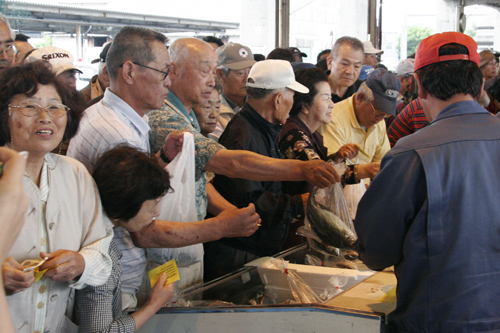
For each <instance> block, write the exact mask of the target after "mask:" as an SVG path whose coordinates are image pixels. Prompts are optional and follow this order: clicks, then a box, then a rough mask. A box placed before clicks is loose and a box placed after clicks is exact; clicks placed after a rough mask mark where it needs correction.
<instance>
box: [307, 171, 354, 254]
mask: <svg viewBox="0 0 500 333" xmlns="http://www.w3.org/2000/svg"><path fill="white" fill-rule="evenodd" d="M330 163H331V164H332V166H333V167H334V169H335V171H337V173H338V174H339V175H342V174H343V173H344V172H345V169H346V166H345V163H338V164H334V163H332V162H331V161H330ZM297 233H298V234H300V235H302V236H305V237H307V239H308V242H309V245H310V247H311V248H313V249H314V250H316V251H318V252H320V253H323V254H326V255H334V256H338V257H340V258H342V259H348V260H355V259H357V253H356V252H355V251H354V248H353V246H354V242H355V241H356V239H357V235H356V232H355V230H354V223H353V222H352V219H351V216H350V212H349V208H348V206H347V202H346V200H345V197H344V193H343V189H342V184H341V183H336V184H333V185H332V186H330V187H327V188H324V189H320V188H317V187H315V188H314V189H313V190H312V191H311V194H310V196H309V200H308V202H307V207H306V218H305V221H304V226H303V227H300V228H299V230H298V231H297Z"/></svg>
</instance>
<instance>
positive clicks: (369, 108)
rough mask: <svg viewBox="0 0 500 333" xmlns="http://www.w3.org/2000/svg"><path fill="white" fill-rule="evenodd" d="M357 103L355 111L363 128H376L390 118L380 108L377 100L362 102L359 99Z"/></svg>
mask: <svg viewBox="0 0 500 333" xmlns="http://www.w3.org/2000/svg"><path fill="white" fill-rule="evenodd" d="M357 102H358V103H356V107H355V110H354V111H355V114H356V118H357V119H358V122H359V124H360V125H361V126H363V127H366V128H370V127H372V126H375V125H377V124H378V123H379V122H381V121H382V120H384V118H386V117H388V116H389V115H388V114H387V113H384V112H382V111H381V110H380V109H379V108H378V106H377V103H376V102H375V100H373V101H360V99H358V100H357Z"/></svg>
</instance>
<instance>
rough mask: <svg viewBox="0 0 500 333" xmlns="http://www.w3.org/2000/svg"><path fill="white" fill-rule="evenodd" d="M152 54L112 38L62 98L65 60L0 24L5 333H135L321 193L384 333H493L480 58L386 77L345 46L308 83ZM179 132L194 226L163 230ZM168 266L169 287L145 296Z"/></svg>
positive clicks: (488, 107) (487, 70)
mask: <svg viewBox="0 0 500 333" xmlns="http://www.w3.org/2000/svg"><path fill="white" fill-rule="evenodd" d="M167 42H168V40H167V38H166V37H165V36H164V35H163V34H160V33H158V32H155V31H153V30H150V29H146V28H141V27H132V26H128V27H124V28H122V29H121V30H120V31H119V32H118V34H117V35H116V36H115V37H114V38H113V40H112V42H109V43H107V44H106V45H105V46H104V47H103V49H102V52H101V53H100V56H99V58H98V59H96V60H95V61H94V62H95V63H98V68H99V71H98V74H97V75H96V76H95V77H93V78H92V79H91V81H90V82H89V85H88V86H87V87H86V88H84V89H83V90H81V91H77V89H76V84H75V81H76V78H75V74H76V73H77V72H78V71H79V70H78V69H77V68H76V67H75V66H74V64H73V56H72V55H71V54H70V53H69V52H67V51H65V50H63V49H60V48H57V47H53V46H49V47H42V48H39V49H34V48H32V47H31V48H30V45H29V43H27V36H24V35H19V36H18V37H16V35H15V33H14V31H13V30H12V29H11V28H10V25H9V22H8V20H7V19H6V18H5V17H3V16H1V15H0V44H1V45H2V46H1V47H2V53H1V57H0V119H1V122H0V144H2V145H3V147H2V148H0V160H1V161H2V162H3V165H2V172H3V174H2V176H1V178H0V198H2V199H3V200H2V201H0V211H1V212H2V214H1V216H2V220H1V224H2V231H1V232H0V238H1V242H0V243H1V244H2V245H1V246H2V252H1V254H2V257H1V259H2V261H3V266H2V274H1V276H0V282H2V283H3V284H2V286H3V287H2V288H0V290H1V294H0V307H1V310H2V311H1V312H2V313H1V316H2V321H3V322H4V325H5V326H4V328H5V329H6V331H12V332H14V331H16V332H47V331H54V332H77V331H82V332H134V331H136V330H137V329H139V327H141V326H142V325H143V324H144V323H145V322H146V321H147V320H148V319H149V318H151V316H153V315H154V314H155V313H156V312H157V311H158V310H159V309H160V308H161V307H162V306H164V305H165V304H167V303H168V302H169V301H172V300H173V299H175V298H176V297H180V296H182V293H183V291H184V290H185V289H186V288H191V287H193V286H198V285H200V284H201V283H203V280H205V281H209V280H212V279H214V278H217V277H220V276H222V275H224V274H227V273H230V272H232V271H234V270H235V269H237V268H239V267H242V265H244V264H245V263H247V262H249V261H251V260H253V259H255V258H258V257H261V256H268V255H273V254H276V253H278V252H280V251H281V250H283V249H286V248H287V247H289V246H292V245H294V244H297V243H298V242H302V241H303V240H302V239H300V238H296V237H294V234H295V230H296V229H297V227H298V226H300V225H301V224H302V223H303V220H304V216H305V210H306V205H307V201H308V199H309V193H310V192H311V190H312V189H313V187H315V186H317V187H320V188H325V187H328V186H331V185H332V184H334V183H337V182H342V185H343V186H344V193H345V194H346V197H348V198H349V208H350V210H351V216H352V218H353V219H354V220H355V227H356V231H357V233H358V236H359V238H358V241H357V242H356V249H357V251H358V252H359V254H360V258H361V259H362V260H363V261H364V263H365V264H366V265H367V266H368V267H370V268H372V269H375V270H380V269H384V268H386V267H389V266H395V272H396V275H397V277H398V291H397V298H398V302H397V308H396V311H394V313H393V314H392V316H391V318H392V325H394V327H395V329H396V330H398V331H401V332H420V331H422V332H424V331H432V332H437V331H449V332H454V331H464V330H465V331H477V330H486V331H492V330H498V329H500V313H499V310H497V309H498V308H499V307H498V306H497V304H496V299H498V298H499V297H498V296H500V295H499V293H500V288H499V287H500V286H499V285H498V282H497V281H498V280H499V279H498V274H500V271H498V270H497V269H496V267H497V266H496V264H495V263H496V262H497V261H498V259H499V251H498V249H497V248H498V245H497V244H498V240H499V239H498V238H499V237H498V233H497V232H496V230H497V229H498V225H497V222H496V217H497V216H498V215H496V214H497V213H500V212H498V208H496V207H497V206H496V205H495V202H494V201H493V200H494V198H495V197H496V196H495V190H496V188H497V185H498V183H499V179H497V178H498V177H496V176H495V174H494V173H492V172H491V171H492V170H493V168H494V165H495V164H494V163H495V162H496V161H498V158H499V157H500V156H498V154H499V152H500V150H497V149H498V148H499V146H498V145H499V144H500V131H499V129H500V128H499V126H500V120H499V119H498V118H497V117H494V116H493V115H492V114H496V113H497V112H498V110H499V109H500V102H499V99H498V98H499V97H500V84H499V83H498V81H499V80H498V60H497V58H496V55H495V54H493V53H492V52H491V51H488V50H486V51H483V52H481V53H478V51H477V44H476V43H475V42H474V41H473V40H472V39H471V38H470V37H467V36H466V35H463V34H461V33H454V32H449V33H443V34H436V35H433V36H431V37H428V38H427V39H424V40H423V41H422V42H421V43H420V45H419V48H418V50H417V52H416V54H415V55H412V56H410V57H409V58H408V59H403V60H402V61H401V62H400V63H399V64H398V66H397V68H396V70H395V71H394V72H393V71H389V70H387V68H385V67H384V66H383V65H382V64H381V63H380V56H381V55H382V54H383V51H382V50H379V49H376V48H375V47H374V46H373V44H372V43H371V42H369V41H366V42H364V43H363V42H361V41H360V40H358V39H357V38H354V37H348V36H346V37H342V38H339V39H338V40H337V41H336V42H335V43H334V45H333V46H332V48H331V50H325V51H323V52H321V53H320V54H318V57H317V64H316V65H313V64H307V63H304V62H303V57H304V56H305V54H304V53H302V52H301V51H300V50H299V49H298V48H296V47H291V48H287V49H285V48H277V49H275V50H273V51H272V52H270V54H269V55H268V56H267V58H266V59H262V58H264V57H263V56H261V55H254V54H253V53H252V50H251V49H250V48H249V47H248V46H245V45H242V44H239V43H232V42H229V43H227V44H224V43H223V42H222V41H221V40H220V39H218V38H215V37H206V38H204V39H198V38H179V39H177V40H175V41H173V42H172V43H171V44H170V45H169V46H168V47H167ZM23 43H26V44H28V45H26V44H23ZM483 89H487V93H486V92H485V93H483ZM478 102H480V103H482V106H481V105H479V104H478ZM417 131H418V132H417ZM186 132H188V133H190V135H192V141H194V151H195V153H194V154H192V156H189V158H191V159H192V160H193V161H194V172H193V174H192V179H193V180H194V182H193V183H194V185H193V188H192V189H191V190H192V191H191V192H189V191H188V192H189V193H191V194H192V196H193V197H192V200H193V201H195V203H196V209H195V210H196V211H195V212H194V216H195V218H193V219H192V220H189V219H188V220H178V221H167V220H163V219H160V216H161V207H162V206H163V203H164V202H165V201H167V200H169V198H170V197H169V195H171V194H175V193H176V191H177V192H179V193H183V192H182V191H181V188H179V187H176V186H188V185H175V186H173V185H172V183H171V180H172V179H174V177H176V174H174V173H172V172H169V171H167V170H169V169H168V166H169V165H170V164H171V163H172V162H173V161H175V160H176V159H178V158H180V156H181V155H182V154H185V153H186V152H185V151H184V150H183V149H182V147H183V146H184V144H185V133H186ZM415 132H416V133H415ZM412 133H415V134H413V135H411V136H409V135H410V134H412ZM405 136H407V137H405ZM403 137H405V138H403ZM186 140H187V139H186ZM190 140H191V139H190ZM399 140H401V141H399ZM186 142H187V141H186ZM189 142H191V141H189ZM391 147H393V148H392V149H391ZM495 147H496V148H495ZM329 161H330V162H331V163H346V164H347V169H346V172H345V174H343V175H338V174H337V173H336V171H335V170H334V168H333V167H332V164H331V163H329ZM472 163H474V166H473V165H472ZM184 183H185V181H184V180H182V181H179V182H176V184H184ZM186 184H187V183H186ZM193 246H196V249H197V251H201V253H202V258H203V259H201V258H198V257H192V258H191V257H190V256H189V255H190V250H188V249H191V248H192V247H193ZM172 248H178V249H179V251H177V252H176V253H177V254H179V253H180V254H184V257H183V260H182V263H181V262H179V267H180V268H182V270H181V273H182V274H181V277H180V278H181V281H180V282H179V283H176V284H175V285H174V284H167V285H165V281H166V279H167V276H166V275H165V274H162V275H161V276H160V278H159V280H158V282H157V283H156V284H155V285H154V286H153V287H150V286H149V285H148V284H149V280H148V279H147V278H146V276H147V272H146V271H147V267H149V264H151V263H152V261H155V265H161V264H162V263H166V262H167V261H169V260H170V259H172V258H173V257H169V254H168V253H169V252H164V251H163V249H172ZM158 253H161V256H159V255H158ZM153 258H156V259H153ZM158 258H161V260H159V259H158ZM177 258H179V257H177ZM148 262H149V264H148ZM33 263H35V264H36V263H38V267H37V268H35V269H33V267H31V266H33ZM183 274H184V276H183ZM190 274H193V276H196V277H198V276H201V278H200V279H198V278H193V276H187V275H190ZM145 281H146V282H145ZM141 295H142V296H144V297H142V298H141ZM138 306H139V307H140V308H139V307H138ZM9 310H10V315H9ZM131 310H133V311H132V312H130V311H131ZM129 313H130V314H129Z"/></svg>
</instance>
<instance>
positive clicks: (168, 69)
mask: <svg viewBox="0 0 500 333" xmlns="http://www.w3.org/2000/svg"><path fill="white" fill-rule="evenodd" d="M131 62H132V63H133V64H134V65H137V66H140V67H144V68H148V69H152V70H154V71H157V72H160V73H162V74H164V75H163V79H162V81H164V80H165V79H166V78H167V76H168V73H170V65H168V68H167V70H166V71H161V70H159V69H156V68H153V67H149V66H146V65H143V64H140V63H138V62H135V61H131ZM123 65H124V63H123V64H121V65H120V66H119V67H123Z"/></svg>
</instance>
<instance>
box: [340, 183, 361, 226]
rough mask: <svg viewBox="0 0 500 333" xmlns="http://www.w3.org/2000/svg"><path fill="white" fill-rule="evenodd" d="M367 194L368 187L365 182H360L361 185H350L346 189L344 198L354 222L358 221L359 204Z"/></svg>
mask: <svg viewBox="0 0 500 333" xmlns="http://www.w3.org/2000/svg"><path fill="white" fill-rule="evenodd" d="M365 192H366V186H365V182H364V181H360V182H359V184H348V185H346V186H345V187H344V196H345V199H346V202H347V207H348V208H349V212H350V213H351V219H353V220H355V219H356V211H357V210H358V204H359V201H360V200H361V198H362V197H363V195H364V194H365Z"/></svg>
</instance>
